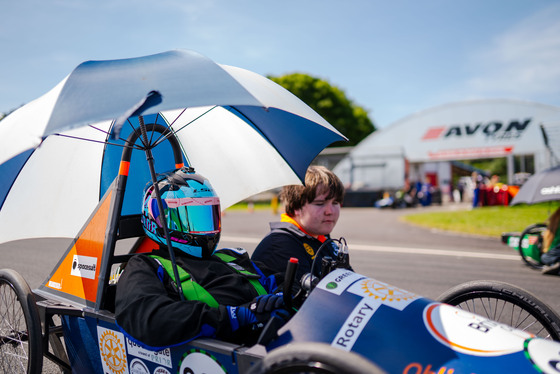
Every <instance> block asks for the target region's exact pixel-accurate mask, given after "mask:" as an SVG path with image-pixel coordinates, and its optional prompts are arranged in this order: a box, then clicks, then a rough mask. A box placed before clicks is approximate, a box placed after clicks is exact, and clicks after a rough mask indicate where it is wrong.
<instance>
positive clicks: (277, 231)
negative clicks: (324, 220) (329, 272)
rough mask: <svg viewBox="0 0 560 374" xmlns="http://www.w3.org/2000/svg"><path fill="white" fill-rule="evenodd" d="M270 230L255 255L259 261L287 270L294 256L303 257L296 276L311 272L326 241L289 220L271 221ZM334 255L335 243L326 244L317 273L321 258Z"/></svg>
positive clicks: (277, 270)
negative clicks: (314, 261)
mask: <svg viewBox="0 0 560 374" xmlns="http://www.w3.org/2000/svg"><path fill="white" fill-rule="evenodd" d="M270 230H271V231H270V232H269V233H268V235H267V236H265V237H264V238H263V240H262V241H261V242H260V243H259V245H258V246H257V248H256V249H255V251H254V252H253V255H252V256H251V259H253V260H254V261H258V262H260V263H262V264H264V265H266V266H267V267H268V268H270V269H272V270H273V271H275V272H279V273H280V272H285V271H286V265H287V263H288V261H289V260H290V257H295V258H297V259H298V260H299V267H298V270H297V273H296V280H298V281H299V280H300V279H301V277H302V276H303V275H304V274H306V273H310V272H311V266H312V264H313V260H314V259H315V255H316V254H317V251H318V250H319V248H320V247H321V245H322V243H321V241H319V240H318V239H316V238H314V237H312V236H310V235H307V234H306V233H304V232H303V231H301V230H300V229H299V228H298V227H297V226H295V225H294V224H292V223H289V222H271V223H270ZM324 256H331V257H334V248H333V246H332V244H326V245H325V247H324V248H323V249H322V250H321V252H320V253H319V257H318V258H317V261H316V264H315V268H314V274H315V275H318V274H319V271H320V269H321V258H323V257H324Z"/></svg>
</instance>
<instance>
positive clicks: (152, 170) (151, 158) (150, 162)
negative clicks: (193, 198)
mask: <svg viewBox="0 0 560 374" xmlns="http://www.w3.org/2000/svg"><path fill="white" fill-rule="evenodd" d="M138 121H139V123H140V132H141V133H142V141H143V143H144V146H145V149H144V151H145V153H146V160H147V161H148V166H149V168H150V176H151V178H152V183H153V184H154V192H155V195H156V201H157V206H158V209H159V211H160V214H161V216H162V218H163V222H164V224H163V225H162V227H163V233H164V236H165V242H166V244H167V250H168V251H169V259H170V260H171V264H172V265H173V266H172V267H173V275H175V279H180V278H179V271H178V270H177V263H176V261H175V253H174V252H173V247H172V246H171V238H170V236H169V230H168V228H167V225H166V224H165V222H167V217H166V216H165V210H164V209H163V202H162V201H161V193H160V191H159V187H158V181H157V176H156V170H155V167H154V156H153V155H152V148H151V147H149V146H148V145H149V140H148V134H147V131H146V125H145V124H144V117H142V116H138ZM175 284H176V285H177V292H178V293H179V296H180V297H181V300H185V296H184V295H183V288H182V286H181V282H175Z"/></svg>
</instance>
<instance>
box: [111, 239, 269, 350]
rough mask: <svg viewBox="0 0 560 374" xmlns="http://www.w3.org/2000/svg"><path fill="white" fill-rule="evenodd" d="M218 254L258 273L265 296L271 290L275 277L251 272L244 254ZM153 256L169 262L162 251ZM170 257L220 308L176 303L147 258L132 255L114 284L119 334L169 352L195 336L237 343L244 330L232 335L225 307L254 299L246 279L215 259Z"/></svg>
mask: <svg viewBox="0 0 560 374" xmlns="http://www.w3.org/2000/svg"><path fill="white" fill-rule="evenodd" d="M222 251H226V252H227V254H229V255H232V256H234V257H236V258H237V259H236V260H235V261H234V262H235V263H236V264H239V265H241V267H243V268H244V269H247V270H251V271H252V272H254V273H260V274H262V277H261V279H260V280H259V282H260V283H261V284H263V285H264V286H265V289H266V290H267V292H271V293H272V292H274V291H275V288H276V285H275V282H276V278H275V277H274V276H273V275H271V273H270V271H269V270H268V271H267V269H266V268H264V267H262V271H264V272H265V273H262V272H260V271H259V270H258V269H255V268H254V267H253V264H252V262H251V260H250V259H249V256H248V255H247V253H246V252H245V251H244V250H234V249H228V250H222ZM152 254H154V255H157V256H161V257H164V258H169V254H168V252H167V250H159V251H154V252H152ZM175 257H176V261H177V264H178V265H179V266H180V267H182V268H183V269H185V270H186V271H187V272H188V273H189V274H190V275H191V276H192V278H193V279H194V280H195V281H196V282H197V283H198V284H200V285H201V286H202V287H203V288H204V289H206V290H207V291H208V292H209V293H210V294H211V295H212V296H213V297H214V299H216V301H217V302H218V303H219V304H220V305H219V307H218V308H212V307H210V306H208V305H207V304H205V303H203V302H201V301H197V300H185V301H181V300H180V297H179V294H178V292H177V291H176V288H175V287H174V286H173V283H172V279H171V278H170V277H169V276H168V275H167V273H166V272H165V271H164V270H163V268H162V267H160V265H159V264H158V262H157V261H156V260H154V259H153V258H151V257H148V256H146V255H138V256H134V257H133V258H132V259H130V260H129V261H128V263H127V265H126V267H125V269H124V271H123V273H122V275H121V277H120V279H119V281H118V283H117V293H116V301H115V314H116V320H117V324H118V325H119V326H120V327H121V329H122V330H123V332H124V333H125V334H126V335H128V336H129V337H131V338H132V339H134V340H135V341H136V342H137V343H139V344H141V345H142V346H145V347H147V348H158V347H169V346H172V345H176V344H181V343H184V342H187V341H189V340H192V339H194V338H197V337H200V336H206V337H218V338H220V339H224V340H229V341H240V340H241V336H245V335H246V334H247V331H243V330H242V329H240V330H238V331H237V332H236V333H232V331H231V327H230V323H229V316H228V310H227V308H226V306H238V305H242V304H245V303H248V302H250V301H251V300H253V299H254V298H255V297H257V296H258V293H257V291H256V290H255V288H254V287H253V285H251V284H250V282H249V280H248V278H247V277H246V276H244V275H242V274H240V273H239V272H237V271H236V270H234V269H232V267H231V266H230V265H228V264H227V263H225V262H223V261H222V260H220V259H218V258H217V257H216V256H212V258H211V259H200V258H195V257H191V256H188V255H185V254H184V253H183V252H180V251H175ZM253 270H254V271H253ZM158 272H159V274H158ZM160 278H161V279H160ZM162 279H163V281H162Z"/></svg>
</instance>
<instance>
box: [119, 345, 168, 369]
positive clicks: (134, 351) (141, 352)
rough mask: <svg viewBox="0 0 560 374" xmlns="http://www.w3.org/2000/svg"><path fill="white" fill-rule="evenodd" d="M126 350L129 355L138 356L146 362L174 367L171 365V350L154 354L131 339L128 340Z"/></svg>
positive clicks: (166, 349)
mask: <svg viewBox="0 0 560 374" xmlns="http://www.w3.org/2000/svg"><path fill="white" fill-rule="evenodd" d="M126 348H127V351H128V354H129V355H131V356H136V357H139V358H141V359H143V360H145V361H150V362H153V363H156V364H159V365H163V366H166V367H168V368H170V367H172V366H173V365H172V364H171V350H170V349H169V348H165V349H163V350H161V351H157V352H154V351H150V350H147V349H146V348H142V347H140V346H139V345H138V344H136V343H135V342H133V341H132V340H130V339H126Z"/></svg>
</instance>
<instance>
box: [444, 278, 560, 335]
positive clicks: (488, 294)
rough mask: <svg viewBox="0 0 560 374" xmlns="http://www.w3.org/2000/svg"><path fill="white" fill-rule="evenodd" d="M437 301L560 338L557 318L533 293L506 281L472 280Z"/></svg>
mask: <svg viewBox="0 0 560 374" xmlns="http://www.w3.org/2000/svg"><path fill="white" fill-rule="evenodd" d="M438 300H439V301H441V302H443V303H446V304H450V305H453V306H456V307H458V308H461V309H464V310H467V311H469V312H471V313H475V314H478V315H480V316H483V317H487V318H489V319H492V320H494V321H497V322H500V323H503V324H506V325H509V326H512V327H514V328H516V329H519V330H523V331H527V332H529V333H532V334H534V335H536V336H538V337H541V338H545V339H550V340H556V341H560V317H559V316H558V314H556V313H555V312H554V311H553V310H552V309H551V308H550V307H549V306H548V305H546V304H545V303H544V302H542V301H540V300H539V299H538V298H537V297H536V296H535V295H533V294H532V293H530V292H528V291H526V290H524V289H522V288H519V287H517V286H514V285H512V284H509V283H504V282H498V281H488V280H481V281H472V282H466V283H463V284H460V285H458V286H456V287H453V288H451V289H450V290H448V291H446V292H445V293H443V294H442V295H440V296H439V298H438Z"/></svg>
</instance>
